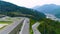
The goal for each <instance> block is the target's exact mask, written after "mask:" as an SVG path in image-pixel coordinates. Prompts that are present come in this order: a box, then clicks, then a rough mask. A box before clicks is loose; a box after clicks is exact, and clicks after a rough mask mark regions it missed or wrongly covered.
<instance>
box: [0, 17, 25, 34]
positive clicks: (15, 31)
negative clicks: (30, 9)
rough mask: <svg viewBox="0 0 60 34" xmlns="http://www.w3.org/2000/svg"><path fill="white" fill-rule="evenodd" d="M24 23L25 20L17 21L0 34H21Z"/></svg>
mask: <svg viewBox="0 0 60 34" xmlns="http://www.w3.org/2000/svg"><path fill="white" fill-rule="evenodd" d="M23 21H24V18H21V19H20V20H15V21H14V23H12V24H10V25H8V26H6V27H5V28H4V29H3V30H1V31H0V34H19V32H20V30H21V26H22V24H23Z"/></svg>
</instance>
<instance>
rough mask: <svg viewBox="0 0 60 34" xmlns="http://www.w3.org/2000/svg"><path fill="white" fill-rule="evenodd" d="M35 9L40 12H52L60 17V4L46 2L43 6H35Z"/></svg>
mask: <svg viewBox="0 0 60 34" xmlns="http://www.w3.org/2000/svg"><path fill="white" fill-rule="evenodd" d="M33 9H36V10H38V11H39V12H43V13H48V14H52V15H55V16H56V17H57V18H60V5H55V4H46V5H43V6H35V7H34V8H33Z"/></svg>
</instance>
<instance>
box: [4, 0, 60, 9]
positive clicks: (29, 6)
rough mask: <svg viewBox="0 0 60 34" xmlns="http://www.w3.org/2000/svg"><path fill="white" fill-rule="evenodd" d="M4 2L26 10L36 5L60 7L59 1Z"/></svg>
mask: <svg viewBox="0 0 60 34" xmlns="http://www.w3.org/2000/svg"><path fill="white" fill-rule="evenodd" d="M4 1H7V2H11V3H13V4H16V5H19V6H24V7H28V8H31V7H34V6H36V5H44V4H57V5H60V0H4Z"/></svg>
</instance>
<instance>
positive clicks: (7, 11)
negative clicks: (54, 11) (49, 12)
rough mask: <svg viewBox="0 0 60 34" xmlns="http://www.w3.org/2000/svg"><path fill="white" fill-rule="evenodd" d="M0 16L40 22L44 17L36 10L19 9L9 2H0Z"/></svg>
mask: <svg viewBox="0 0 60 34" xmlns="http://www.w3.org/2000/svg"><path fill="white" fill-rule="evenodd" d="M0 6H1V7H0V14H2V15H6V16H10V17H28V18H32V19H34V20H40V19H43V18H45V17H46V16H45V15H44V14H43V13H41V12H38V11H36V10H33V9H30V8H25V7H20V6H17V5H14V4H12V3H9V2H4V1H0Z"/></svg>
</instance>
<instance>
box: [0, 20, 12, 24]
mask: <svg viewBox="0 0 60 34" xmlns="http://www.w3.org/2000/svg"><path fill="white" fill-rule="evenodd" d="M10 23H12V21H0V24H10Z"/></svg>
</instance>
